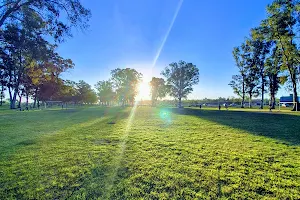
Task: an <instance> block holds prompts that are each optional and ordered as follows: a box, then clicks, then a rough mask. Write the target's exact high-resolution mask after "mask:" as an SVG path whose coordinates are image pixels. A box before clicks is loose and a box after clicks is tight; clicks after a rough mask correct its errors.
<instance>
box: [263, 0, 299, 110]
mask: <svg viewBox="0 0 300 200" xmlns="http://www.w3.org/2000/svg"><path fill="white" fill-rule="evenodd" d="M267 12H268V16H267V19H266V20H263V22H262V24H261V26H262V28H263V29H264V36H265V38H266V39H268V40H273V41H275V42H276V46H277V48H278V50H280V51H281V54H282V66H281V70H282V71H288V73H289V79H290V82H291V83H292V91H293V102H294V106H293V110H296V108H297V107H299V102H298V93H297V79H298V75H299V69H298V66H299V64H300V59H299V57H300V56H299V47H298V42H297V38H299V32H298V31H297V30H298V29H297V28H298V27H297V26H298V24H299V2H298V1H297V0H276V1H274V2H273V3H272V4H270V5H269V6H268V7H267Z"/></svg>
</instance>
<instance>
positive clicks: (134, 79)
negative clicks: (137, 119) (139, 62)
mask: <svg viewBox="0 0 300 200" xmlns="http://www.w3.org/2000/svg"><path fill="white" fill-rule="evenodd" d="M111 76H112V82H113V84H114V87H115V88H116V95H117V96H118V98H119V101H120V102H121V103H122V105H123V106H124V105H125V104H126V103H127V104H128V103H130V104H132V105H133V103H134V100H135V97H136V95H137V94H138V84H139V83H140V82H141V79H142V74H141V73H139V72H137V71H136V70H135V69H130V68H126V69H120V68H117V69H114V70H112V71H111Z"/></svg>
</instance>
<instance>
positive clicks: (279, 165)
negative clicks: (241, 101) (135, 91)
mask: <svg viewBox="0 0 300 200" xmlns="http://www.w3.org/2000/svg"><path fill="white" fill-rule="evenodd" d="M0 126H1V129H0V153H1V154H0V199H217V198H219V199H228V198H231V199H246V198H248V199H299V198H300V146H299V145H300V118H299V116H298V115H297V114H292V113H289V114H282V113H259V112H240V111H225V110H222V111H216V110H201V111H200V110H198V109H182V110H178V109H163V108H161V109H159V108H147V107H144V108H137V109H136V110H135V112H133V111H132V110H131V108H124V109H123V108H97V107H94V108H84V109H70V110H52V111H30V112H17V111H14V112H12V111H5V112H0Z"/></svg>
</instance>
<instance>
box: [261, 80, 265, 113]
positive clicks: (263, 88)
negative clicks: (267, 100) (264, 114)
mask: <svg viewBox="0 0 300 200" xmlns="http://www.w3.org/2000/svg"><path fill="white" fill-rule="evenodd" d="M261 82H262V83H261V104H260V109H264V92H265V81H264V79H263V77H262V80H261Z"/></svg>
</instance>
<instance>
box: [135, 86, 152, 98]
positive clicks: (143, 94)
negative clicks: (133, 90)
mask: <svg viewBox="0 0 300 200" xmlns="http://www.w3.org/2000/svg"><path fill="white" fill-rule="evenodd" d="M149 99H150V85H149V83H148V82H141V83H140V84H139V86H138V95H137V98H136V100H138V101H140V100H149Z"/></svg>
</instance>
